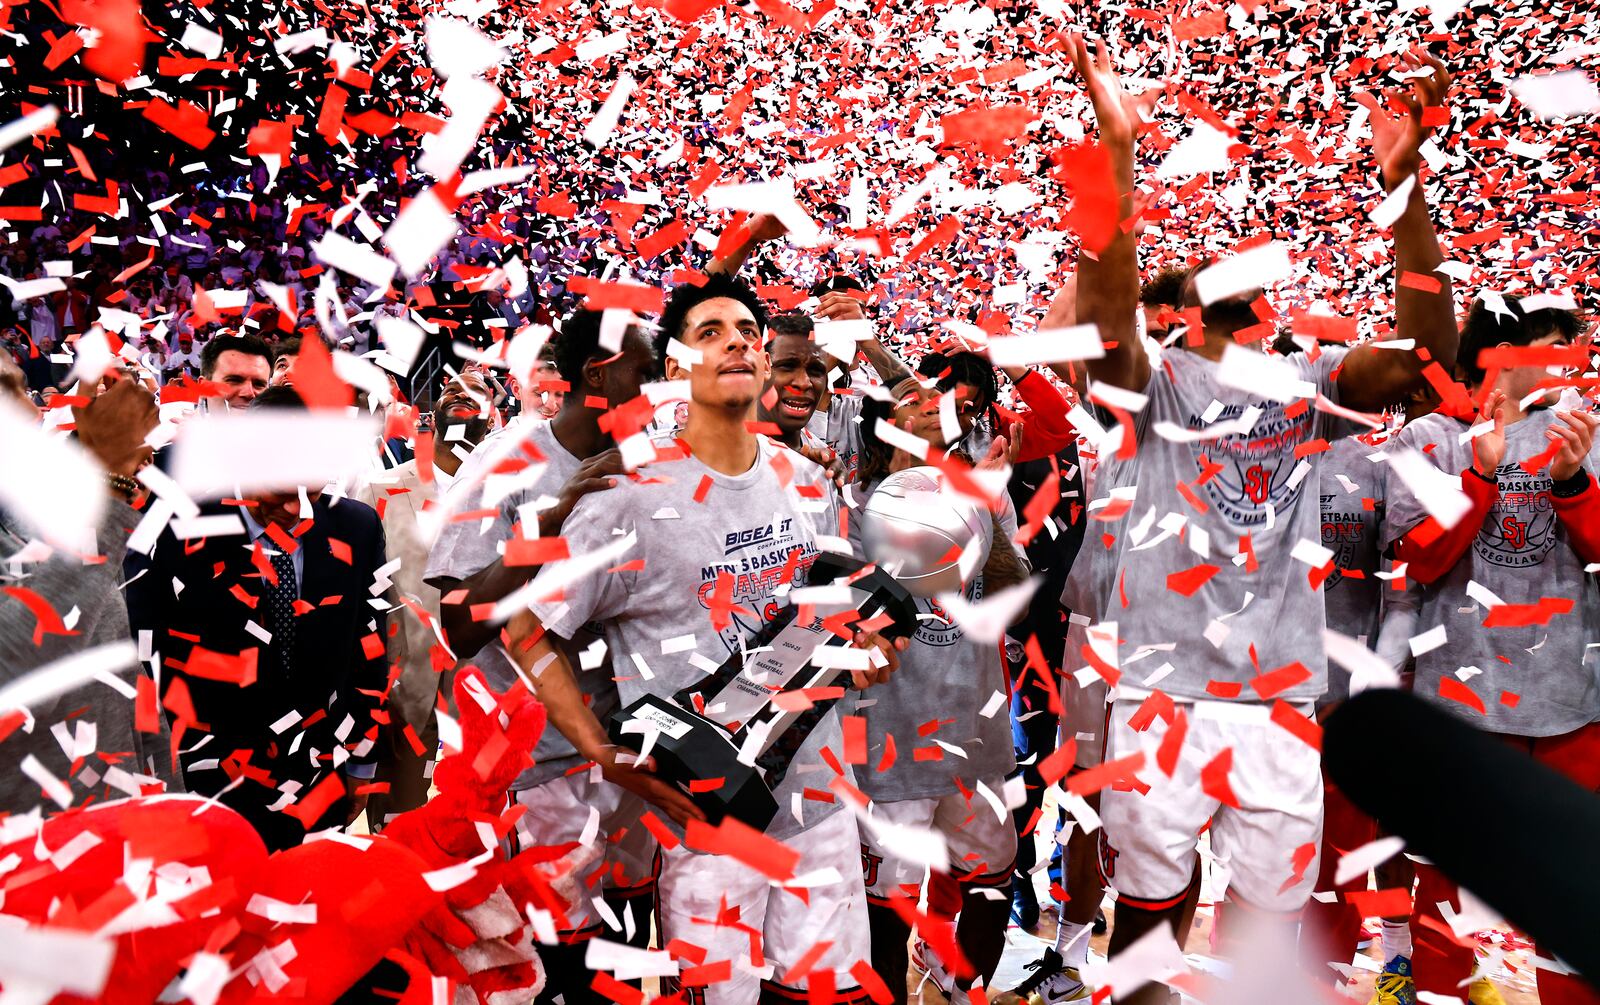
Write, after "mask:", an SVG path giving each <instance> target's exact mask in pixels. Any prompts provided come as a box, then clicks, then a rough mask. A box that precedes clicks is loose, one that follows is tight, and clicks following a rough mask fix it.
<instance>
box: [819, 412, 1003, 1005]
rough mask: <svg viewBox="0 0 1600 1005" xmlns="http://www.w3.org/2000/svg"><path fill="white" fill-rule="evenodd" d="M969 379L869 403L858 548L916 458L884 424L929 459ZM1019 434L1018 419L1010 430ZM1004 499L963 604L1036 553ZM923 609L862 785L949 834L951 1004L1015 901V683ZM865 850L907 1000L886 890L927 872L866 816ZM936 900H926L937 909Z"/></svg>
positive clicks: (883, 939)
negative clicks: (954, 957)
mask: <svg viewBox="0 0 1600 1005" xmlns="http://www.w3.org/2000/svg"><path fill="white" fill-rule="evenodd" d="M964 387H965V385H959V384H957V385H952V386H951V387H949V388H948V389H946V390H944V391H937V390H933V389H930V388H925V387H921V386H917V387H915V388H914V390H913V391H912V393H910V394H908V395H906V397H905V398H903V399H901V401H900V402H899V403H897V404H896V405H895V406H894V407H893V408H892V409H891V408H890V407H889V406H887V405H885V404H884V403H882V402H879V401H877V400H876V399H868V400H867V401H866V403H865V404H864V405H863V407H862V412H861V416H862V452H861V465H860V469H859V473H860V479H861V480H860V481H859V482H858V483H857V484H856V485H853V486H851V487H850V488H849V489H848V490H847V492H846V498H847V500H849V501H850V502H851V503H852V510H853V511H852V512H851V514H850V517H851V519H850V538H851V543H852V545H854V546H855V547H857V548H859V547H860V519H859V513H860V512H861V507H862V506H864V505H865V502H866V500H867V498H868V497H869V496H870V494H871V492H872V490H873V489H874V488H876V487H877V485H878V484H879V483H880V482H881V481H882V480H883V479H884V478H885V477H886V476H888V475H889V474H891V473H893V472H895V471H900V470H904V469H906V468H911V467H916V466H918V464H919V463H920V462H919V461H918V460H917V459H916V458H914V457H912V456H911V455H910V454H909V453H907V452H906V450H904V449H901V448H896V447H894V446H891V445H890V444H889V443H887V442H885V441H884V440H882V439H880V438H879V436H878V435H877V424H878V422H879V421H880V420H884V421H888V422H891V423H892V424H893V425H894V426H896V427H897V428H899V429H902V430H904V431H906V432H909V433H910V434H911V435H912V436H915V437H916V438H918V439H920V440H922V441H923V442H924V443H926V444H928V446H929V448H930V456H931V457H934V458H938V457H942V456H943V455H944V454H945V451H946V449H947V446H948V441H947V440H946V437H945V430H944V423H943V422H942V421H941V415H940V411H941V409H940V398H941V397H942V396H943V395H945V394H953V395H960V394H962V393H963V392H962V388H964ZM957 431H959V426H958V429H957ZM1019 431H1020V430H1019V427H1017V426H1013V427H1012V429H1011V430H1010V436H1011V437H1013V438H1014V437H1016V435H1017V433H1018V432H1019ZM1006 450H1007V437H1006V436H1001V437H999V438H997V439H996V440H995V441H994V443H993V445H992V447H991V450H990V456H989V457H988V458H986V460H985V464H986V465H987V466H990V467H1000V466H1002V465H1003V464H1004V462H1005V459H1006ZM963 463H965V460H964V459H963ZM996 503H997V505H998V509H997V510H996V511H994V512H993V513H984V514H983V518H984V519H987V520H988V521H989V522H990V527H989V528H987V529H988V531H989V535H988V541H987V546H988V547H987V555H986V557H985V558H984V560H983V563H982V565H981V566H980V567H979V569H978V571H977V574H976V575H975V576H974V577H973V579H972V581H971V582H969V583H968V584H967V585H966V586H965V587H964V588H963V589H962V591H961V594H962V600H963V601H964V602H965V603H968V604H976V603H978V602H980V601H981V600H983V599H984V598H985V596H987V595H991V594H993V593H996V592H999V591H1001V590H1004V589H1007V588H1009V587H1012V586H1017V585H1019V584H1021V583H1022V582H1024V581H1025V580H1026V579H1027V578H1028V566H1027V559H1026V557H1025V555H1024V553H1023V551H1022V549H1021V548H1019V547H1018V546H1017V545H1016V543H1015V540H1016V536H1017V516H1016V509H1015V507H1014V506H1013V505H1012V504H1011V499H1010V497H1009V496H1008V495H1007V494H1005V493H1001V494H1000V496H999V498H998V499H997V500H996ZM866 557H867V558H869V559H870V558H871V557H872V556H866ZM917 606H918V610H919V618H920V619H921V625H920V627H919V628H918V629H917V632H916V634H915V635H914V636H913V637H912V639H911V640H910V645H909V646H908V647H907V648H906V650H905V652H904V653H902V654H901V657H900V671H899V672H898V673H897V674H896V676H895V678H894V679H893V680H891V681H890V682H889V684H888V685H886V686H885V687H883V688H880V689H877V690H874V691H873V692H872V693H871V694H870V695H869V696H866V697H864V698H863V700H862V706H863V707H862V708H861V710H860V713H859V714H860V715H861V716H862V717H863V718H864V719H865V720H866V734H867V766H866V767H864V768H863V769H861V770H860V771H859V772H858V773H857V778H856V782H857V785H858V786H859V787H860V789H861V791H862V792H864V793H866V794H867V796H869V797H870V798H871V799H872V807H871V810H870V813H871V816H872V817H873V818H875V819H876V820H879V821H883V822H885V823H887V824H889V825H892V826H898V827H908V826H909V827H916V828H921V829H925V830H927V829H931V830H934V831H937V832H938V833H939V834H941V835H942V836H943V837H944V838H945V840H946V842H947V847H948V849H949V853H950V863H951V872H952V874H953V875H954V876H955V877H956V878H957V879H958V880H959V881H960V887H961V897H960V905H959V913H960V918H959V921H958V923H957V925H956V930H955V938H956V944H957V945H958V946H959V947H960V949H961V952H962V955H963V956H965V957H966V959H967V961H968V962H969V963H970V965H971V969H970V971H968V972H965V973H958V974H956V975H955V977H954V984H953V986H952V987H948V988H945V989H944V990H946V992H947V993H948V995H949V999H950V1001H951V1002H952V1003H953V1005H966V1003H967V1002H968V1001H969V1000H970V998H969V990H970V988H971V987H972V985H973V983H974V982H975V980H977V979H978V978H981V979H982V982H983V983H987V981H988V980H989V978H990V977H992V976H993V975H994V969H995V966H996V965H997V964H998V963H999V961H1000V954H1001V951H1002V950H1003V949H1004V947H1005V929H1006V918H1007V917H1008V916H1009V914H1010V910H1011V905H1010V898H1009V897H1006V896H1003V895H1001V894H1000V891H1003V890H1007V889H1008V888H1009V887H1010V885H1011V873H1012V866H1013V862H1014V860H1015V858H1016V850H1017V835H1016V830H1015V828H1014V827H1013V825H1012V822H1011V817H1010V814H1009V813H1008V812H1006V810H1005V806H1004V804H1003V803H1002V802H1001V797H1002V793H1003V792H1004V790H1005V780H1006V776H1007V775H1009V774H1010V773H1011V772H1012V771H1013V770H1014V769H1015V767H1016V761H1015V757H1014V751H1013V748H1012V745H1011V724H1010V720H1009V718H1008V716H1007V715H1006V708H1007V705H1008V704H1009V703H1008V701H1007V700H1006V699H1007V695H1008V693H1009V689H1008V685H1007V680H1006V675H1005V665H1004V660H1003V657H1002V651H1001V648H1000V646H999V644H998V641H989V642H983V641H980V640H978V639H974V638H972V637H971V636H970V635H969V634H968V632H967V631H966V629H965V628H964V627H963V626H962V624H961V623H960V622H959V621H958V620H956V619H954V618H952V617H951V615H950V613H949V611H948V610H947V608H946V607H945V605H944V604H943V603H941V602H940V601H939V600H937V599H932V598H919V599H918V601H917ZM1021 613H1023V612H1022V611H1020V610H1019V612H1018V614H1019V615H1020V614H1021ZM980 793H986V795H982V794H980ZM889 833H893V832H892V831H890V832H889ZM861 854H862V868H863V871H864V873H865V877H866V885H867V904H868V909H867V910H868V917H869V918H870V919H871V928H872V966H873V969H874V970H875V971H877V973H878V976H879V977H881V978H882V979H883V980H884V982H885V983H886V984H887V985H888V987H889V992H890V994H891V995H892V996H893V997H894V1000H895V1001H896V1002H897V1003H903V1002H904V1001H905V995H906V974H907V967H908V964H909V960H908V957H907V950H906V940H907V938H908V937H909V936H910V934H911V929H910V926H909V925H908V924H907V923H906V922H905V921H904V920H903V918H902V916H901V914H900V913H899V912H897V911H896V910H895V909H894V907H893V905H892V903H891V901H892V898H895V897H900V898H905V899H907V900H909V901H910V902H911V903H915V902H916V901H917V900H918V898H919V897H920V895H921V888H922V885H923V879H924V875H925V873H926V872H927V870H926V869H925V868H924V867H923V866H922V865H921V864H917V863H911V862H907V861H905V860H904V859H903V858H902V857H900V855H899V854H897V852H896V849H895V846H894V842H893V840H891V839H886V838H885V837H883V836H882V834H881V833H880V832H879V831H877V830H874V829H873V828H871V827H867V828H865V829H864V832H863V834H862V841H861ZM933 900H934V898H932V897H930V905H929V907H930V911H933V910H935V909H936V908H935V905H934V903H933ZM947 962H948V961H947Z"/></svg>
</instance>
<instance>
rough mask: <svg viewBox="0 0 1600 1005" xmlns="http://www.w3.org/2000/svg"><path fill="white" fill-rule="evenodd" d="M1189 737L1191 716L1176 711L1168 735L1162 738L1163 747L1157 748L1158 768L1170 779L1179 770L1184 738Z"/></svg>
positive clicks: (1180, 710)
mask: <svg viewBox="0 0 1600 1005" xmlns="http://www.w3.org/2000/svg"><path fill="white" fill-rule="evenodd" d="M1188 735H1189V716H1188V713H1186V712H1184V711H1183V710H1182V709H1177V710H1175V711H1174V713H1173V716H1172V723H1171V725H1169V726H1168V727H1167V732H1166V735H1164V736H1162V737H1161V746H1159V747H1157V748H1156V767H1158V768H1160V769H1161V772H1162V774H1164V775H1166V776H1167V777H1168V778H1171V777H1172V773H1173V772H1174V771H1177V770H1178V756H1179V754H1181V753H1182V752H1183V740H1184V737H1186V736H1188Z"/></svg>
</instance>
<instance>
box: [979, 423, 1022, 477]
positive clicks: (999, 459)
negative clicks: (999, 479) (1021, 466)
mask: <svg viewBox="0 0 1600 1005" xmlns="http://www.w3.org/2000/svg"><path fill="white" fill-rule="evenodd" d="M1021 454H1022V423H1020V422H1013V423H1012V424H1011V427H1010V428H1009V429H1007V430H1006V432H1005V435H1003V436H996V437H995V438H994V440H993V441H992V442H990V444H989V452H988V453H987V454H985V455H984V458H983V460H981V461H979V462H978V463H977V464H975V465H974V467H975V468H977V469H978V470H979V471H1001V470H1004V469H1005V468H1008V467H1012V466H1014V465H1015V464H1016V463H1017V458H1018V457H1019V456H1021Z"/></svg>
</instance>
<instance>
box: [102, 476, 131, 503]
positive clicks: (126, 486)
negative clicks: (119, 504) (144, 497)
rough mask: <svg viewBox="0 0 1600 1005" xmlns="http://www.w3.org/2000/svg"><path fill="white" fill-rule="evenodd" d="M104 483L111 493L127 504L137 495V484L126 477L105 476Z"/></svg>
mask: <svg viewBox="0 0 1600 1005" xmlns="http://www.w3.org/2000/svg"><path fill="white" fill-rule="evenodd" d="M106 482H107V483H108V484H109V485H110V486H111V491H113V492H115V493H116V494H117V495H119V496H121V497H122V498H123V499H125V500H127V501H128V502H132V501H133V498H134V496H137V495H138V494H139V482H138V481H137V480H136V479H134V478H130V477H129V476H127V475H119V474H115V473H111V474H107V475H106Z"/></svg>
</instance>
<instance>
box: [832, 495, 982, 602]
mask: <svg viewBox="0 0 1600 1005" xmlns="http://www.w3.org/2000/svg"><path fill="white" fill-rule="evenodd" d="M991 534H992V527H991V524H990V520H989V516H988V514H987V512H985V510H984V509H983V507H981V506H979V505H978V503H977V502H976V501H975V500H973V499H970V498H968V497H966V496H964V495H961V494H960V493H958V492H956V491H955V490H953V489H951V488H950V487H949V486H947V485H946V484H945V478H944V475H943V474H942V473H941V472H940V471H939V470H938V469H937V468H931V467H919V468H907V469H906V470H904V471H897V472H895V473H894V474H892V475H890V476H888V477H887V478H885V479H884V480H883V481H882V482H880V483H879V484H878V487H877V489H876V490H875V491H874V492H873V493H872V496H871V498H869V499H868V500H867V505H866V508H865V510H864V511H863V513H862V523H861V542H862V547H863V549H864V550H865V552H866V557H867V560H868V561H871V562H876V563H877V564H878V565H879V566H881V567H882V568H883V569H884V571H886V572H888V573H889V574H890V575H891V576H893V577H894V578H895V579H896V580H897V581H898V582H899V583H900V584H901V585H902V586H904V587H905V588H906V590H907V591H909V592H910V593H911V594H912V595H913V596H918V597H931V596H933V595H935V594H938V593H947V592H950V591H952V590H959V589H961V587H962V581H961V568H960V557H961V552H962V550H963V549H965V548H966V547H967V545H968V544H969V543H970V542H971V541H972V540H973V539H974V538H977V539H979V540H980V542H981V545H980V547H981V548H982V552H981V554H984V555H986V554H987V553H988V550H989V538H990V536H991ZM980 564H981V559H980V561H979V562H978V563H974V564H973V568H974V569H976V568H977V566H978V565H980Z"/></svg>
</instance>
